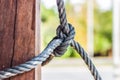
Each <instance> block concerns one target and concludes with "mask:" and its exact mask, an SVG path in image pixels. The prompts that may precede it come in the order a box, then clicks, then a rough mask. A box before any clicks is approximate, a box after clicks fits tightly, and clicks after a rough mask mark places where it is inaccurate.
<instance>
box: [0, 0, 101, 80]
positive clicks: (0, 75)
mask: <svg viewBox="0 0 120 80" xmlns="http://www.w3.org/2000/svg"><path fill="white" fill-rule="evenodd" d="M57 6H58V12H59V19H60V25H59V26H58V28H57V30H56V31H57V33H56V35H57V36H56V37H54V38H53V39H52V40H51V42H50V43H49V44H48V45H47V47H46V48H45V49H44V50H43V52H41V53H40V54H39V55H38V56H36V57H34V58H33V59H31V60H30V61H28V62H26V63H24V64H20V65H18V66H14V67H12V68H8V69H5V70H3V71H0V80H3V79H6V78H10V77H12V76H16V75H18V74H22V73H25V72H28V71H30V70H32V69H34V68H35V67H36V66H37V65H39V64H42V65H45V64H47V63H48V62H49V61H51V59H52V58H53V57H54V56H55V57H60V56H62V55H63V54H64V53H65V52H66V50H67V47H68V46H69V45H71V46H72V47H73V48H74V49H76V51H77V52H78V53H79V55H80V56H81V57H82V59H83V60H84V62H85V63H86V64H87V66H88V68H89V70H90V71H91V73H92V75H93V77H94V79H95V80H102V78H101V76H100V75H99V73H98V71H97V69H96V67H95V66H94V64H93V63H92V61H91V59H90V58H89V56H88V55H87V53H86V52H85V51H84V49H83V48H82V47H81V46H80V44H79V43H78V42H76V41H75V40H74V35H75V31H74V27H73V26H72V25H71V24H69V23H68V22H67V18H66V12H65V7H64V1H63V0H57Z"/></svg>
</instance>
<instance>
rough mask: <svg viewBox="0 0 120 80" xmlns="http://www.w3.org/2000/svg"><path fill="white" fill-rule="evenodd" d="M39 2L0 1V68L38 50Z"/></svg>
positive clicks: (30, 75) (26, 77) (27, 78)
mask: <svg viewBox="0 0 120 80" xmlns="http://www.w3.org/2000/svg"><path fill="white" fill-rule="evenodd" d="M39 1H40V0H0V70H3V69H5V68H9V67H12V66H15V65H19V64H21V63H24V62H26V61H28V60H30V59H31V58H33V57H34V56H35V55H36V53H39V44H38V42H39V38H38V37H39V33H38V32H39V27H40V26H39V20H38V19H39V18H40V17H39V16H38V15H40V14H39V9H40V8H39V5H40V3H39ZM37 10H38V11H37ZM37 17H39V18H37ZM35 38H36V39H35ZM39 43H40V42H39ZM37 75H39V76H40V74H37V73H36V70H32V71H30V72H27V73H25V74H21V75H18V76H15V77H12V78H10V79H6V80H38V78H37V77H36V76H37Z"/></svg>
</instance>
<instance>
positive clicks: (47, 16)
mask: <svg viewBox="0 0 120 80" xmlns="http://www.w3.org/2000/svg"><path fill="white" fill-rule="evenodd" d="M64 1H65V7H66V13H67V19H68V22H69V23H71V24H72V25H73V26H74V27H75V31H76V35H75V40H76V41H78V42H79V43H80V44H81V46H82V47H83V48H84V49H85V50H86V51H87V52H88V55H89V56H90V57H91V58H92V60H93V62H94V63H95V65H96V67H97V68H98V70H99V72H100V74H101V75H102V77H103V80H120V67H119V66H120V62H119V60H120V1H119V0H64ZM58 25H59V17H58V11H57V6H56V0H41V38H42V39H41V42H42V44H41V48H42V49H41V50H43V49H44V48H45V47H46V46H47V44H48V43H49V42H50V40H51V39H52V38H53V37H54V36H55V35H56V28H57V26H58ZM80 79H81V80H94V79H93V77H92V76H91V74H90V72H89V70H88V69H87V67H86V65H85V64H84V62H83V61H82V59H81V57H80V56H79V55H78V53H77V52H76V51H75V50H74V49H73V48H72V47H68V50H67V52H66V53H65V54H64V55H63V56H62V57H61V58H55V59H54V60H52V62H50V63H49V64H48V65H47V66H45V67H43V68H42V80H80Z"/></svg>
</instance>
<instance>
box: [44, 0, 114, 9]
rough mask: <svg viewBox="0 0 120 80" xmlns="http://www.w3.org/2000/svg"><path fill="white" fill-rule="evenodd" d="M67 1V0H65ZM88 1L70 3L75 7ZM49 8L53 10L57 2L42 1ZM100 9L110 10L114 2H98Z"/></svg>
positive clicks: (76, 0) (75, 0) (97, 0)
mask: <svg viewBox="0 0 120 80" xmlns="http://www.w3.org/2000/svg"><path fill="white" fill-rule="evenodd" d="M64 1H66V0H64ZM85 1H87V0H70V2H71V3H72V4H73V5H75V4H79V3H84V2H85ZM42 2H43V3H44V4H45V6H46V7H47V8H52V7H54V6H56V0H42ZM96 2H97V3H98V5H99V7H100V9H102V10H109V9H111V7H112V0H96Z"/></svg>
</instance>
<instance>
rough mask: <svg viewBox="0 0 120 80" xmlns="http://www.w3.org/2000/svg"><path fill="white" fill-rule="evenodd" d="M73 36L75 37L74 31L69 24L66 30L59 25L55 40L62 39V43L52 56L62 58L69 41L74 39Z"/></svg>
mask: <svg viewBox="0 0 120 80" xmlns="http://www.w3.org/2000/svg"><path fill="white" fill-rule="evenodd" d="M74 36H75V30H74V27H73V26H72V25H71V24H68V27H67V28H66V27H64V26H62V25H59V27H58V28H57V37H56V38H59V39H62V40H63V41H62V43H61V44H60V46H58V47H57V48H56V49H55V50H54V53H53V54H54V55H55V56H56V57H59V56H62V55H63V54H64V53H65V52H66V50H67V47H68V46H69V45H70V43H71V41H72V40H73V39H74Z"/></svg>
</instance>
